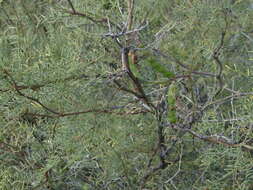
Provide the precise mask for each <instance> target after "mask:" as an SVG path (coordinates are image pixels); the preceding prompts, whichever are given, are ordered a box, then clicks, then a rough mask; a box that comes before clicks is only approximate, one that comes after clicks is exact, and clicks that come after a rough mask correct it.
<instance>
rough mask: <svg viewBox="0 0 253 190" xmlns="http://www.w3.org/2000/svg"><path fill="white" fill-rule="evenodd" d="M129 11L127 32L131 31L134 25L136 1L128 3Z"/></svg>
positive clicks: (130, 0)
mask: <svg viewBox="0 0 253 190" xmlns="http://www.w3.org/2000/svg"><path fill="white" fill-rule="evenodd" d="M127 9H128V16H127V31H129V30H131V28H132V25H133V10H134V0H128V1H127Z"/></svg>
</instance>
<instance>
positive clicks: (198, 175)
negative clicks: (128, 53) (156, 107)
mask: <svg viewBox="0 0 253 190" xmlns="http://www.w3.org/2000/svg"><path fill="white" fill-rule="evenodd" d="M69 2H70V1H63V0H62V1H60V0H58V1H50V0H38V1H29V0H22V1H21V0H15V1H14V0H2V1H0V6H1V9H0V26H1V27H0V36H1V37H0V84H1V88H0V94H1V95H0V123H1V125H0V126H1V127H0V130H1V133H0V163H1V165H0V167H1V168H0V189H3V190H9V189H19V190H20V189H41V190H42V189H56V190H60V189H73V190H74V189H75V190H79V189H80V190H81V189H82V190H86V189H108V190H109V189H131V190H132V189H196V190H209V189H210V190H216V189H217V190H220V189H224V190H226V189H227V190H228V189H229V190H231V189H235V190H251V189H253V183H252V181H253V168H252V166H253V161H252V149H251V150H248V149H246V148H245V147H240V146H239V147H235V146H234V147H233V146H226V145H224V144H215V143H211V142H206V141H203V139H199V138H196V137H194V136H192V135H191V134H190V133H186V134H182V131H180V130H179V131H178V130H175V129H173V128H170V127H167V128H165V129H164V131H163V132H164V138H165V144H166V146H168V147H172V151H171V152H170V154H169V155H168V156H167V157H166V163H167V167H166V168H164V169H161V170H159V171H157V172H156V173H154V174H152V175H151V176H150V177H149V178H148V180H147V181H145V185H144V186H145V187H143V186H142V185H141V183H142V182H143V181H144V180H143V176H145V174H147V172H148V168H147V165H148V163H149V162H150V158H153V163H154V165H155V164H159V155H157V156H154V153H155V147H156V144H157V125H158V124H157V119H156V118H155V117H154V115H152V114H151V113H149V112H147V113H141V114H131V113H133V112H134V111H136V110H137V111H138V110H140V111H143V107H142V105H141V103H140V102H138V101H137V103H136V99H134V98H133V96H132V95H129V94H128V93H126V92H124V91H121V90H119V89H118V88H116V87H115V84H113V83H112V81H111V80H110V76H111V75H112V74H115V73H120V70H121V58H120V56H121V51H120V49H119V47H118V45H117V43H115V40H114V39H112V38H108V37H105V34H107V33H108V32H110V31H109V29H108V24H107V23H105V24H104V22H103V21H101V22H93V21H92V20H91V19H89V17H91V18H93V19H95V20H98V21H99V20H100V19H101V18H107V19H110V21H111V22H113V23H117V24H119V25H121V26H122V24H124V23H125V22H126V20H127V15H128V11H127V1H122V0H102V1H101V0H100V1H98V0H96V1H91V0H86V1H78V0H75V1H74V0H73V2H72V4H73V6H74V7H75V10H78V11H79V12H80V13H85V14H86V16H80V15H75V14H73V10H72V9H71V6H70V3H69ZM252 4H253V2H252V1H251V0H244V1H240V0H237V1H229V0H222V1H205V0H201V1H197V0H192V1H177V0H172V1H167V0H160V1H154V0H147V1H144V0H142V1H136V2H135V7H134V18H133V20H134V23H133V28H138V27H139V26H140V25H142V24H143V23H144V21H148V26H147V27H146V28H144V29H143V30H141V31H140V32H139V40H140V42H141V45H140V46H139V47H138V48H140V49H141V48H143V47H144V48H143V49H141V50H140V51H139V52H138V53H139V57H140V60H139V66H137V67H136V68H132V70H133V73H134V74H135V75H136V76H137V77H138V78H139V79H140V81H141V82H142V84H143V86H144V88H145V92H146V93H147V94H149V93H151V94H152V93H154V92H156V90H158V91H159V90H160V89H163V88H168V89H169V90H170V92H169V93H168V94H167V98H168V102H167V104H169V105H170V106H171V107H170V108H169V110H168V113H167V116H166V118H165V121H168V122H170V123H176V124H177V123H179V124H180V123H181V122H183V121H181V119H180V118H178V114H183V113H181V112H180V111H177V110H176V109H174V107H175V106H176V103H177V102H176V100H177V99H176V96H178V95H179V94H180V95H182V94H184V95H185V96H184V99H183V103H184V104H189V101H188V99H189V97H190V99H191V100H192V101H193V102H198V105H202V104H203V105H207V104H208V103H212V102H213V101H216V100H220V99H222V98H225V97H227V96H229V95H230V93H231V91H226V90H222V91H221V93H219V94H218V95H217V96H214V94H215V92H216V91H217V89H218V88H219V86H218V85H217V82H218V81H217V79H216V78H214V77H203V76H201V75H197V76H194V77H192V78H191V80H182V81H174V82H170V81H169V82H168V80H169V79H170V78H172V77H174V76H178V75H188V74H189V71H185V69H183V68H182V67H180V66H179V65H178V64H176V62H177V61H180V62H181V63H184V64H185V65H186V66H187V67H189V68H190V70H191V71H195V70H200V71H203V72H210V73H217V72H218V70H219V68H218V67H217V64H215V60H214V58H213V53H214V50H215V49H216V48H217V47H219V44H220V43H221V33H222V32H224V31H226V35H225V37H224V45H223V47H222V51H221V52H220V55H219V56H220V57H219V58H220V60H221V61H222V65H223V73H222V74H223V75H222V77H223V82H224V88H229V89H232V90H233V91H236V92H239V91H240V92H252V91H253V89H252V86H253V80H252V72H253V65H252V60H253V54H252V52H253V49H252V47H253V34H252V30H253V28H252V19H253V9H252ZM71 11H72V12H71ZM87 15H88V16H89V17H88V16H87ZM111 30H112V31H117V28H116V26H115V25H112V26H111ZM117 32H119V31H117ZM120 40H121V41H124V40H125V39H124V36H122V37H121V38H120ZM134 45H136V44H134ZM136 46H137V45H136ZM145 47H148V48H145ZM154 48H155V49H159V50H160V51H161V52H166V56H167V57H165V56H161V55H159V54H157V53H154V51H153V50H152V49H154ZM168 57H169V58H168ZM175 60H176V61H175ZM108 76H109V78H108ZM13 81H15V82H16V85H18V87H19V89H18V90H17V88H16V87H17V86H15V83H13ZM121 82H122V84H124V85H125V86H128V87H129V88H134V87H133V84H131V81H130V80H129V79H127V78H126V79H122V81H121ZM173 85H174V86H173ZM184 86H186V87H187V88H189V89H188V91H187V90H185V88H184ZM173 88H174V89H173ZM19 90H20V91H19ZM185 91H187V92H185ZM19 92H22V93H23V94H25V95H26V96H29V97H33V98H34V99H35V100H39V102H41V103H43V105H46V106H47V107H48V108H51V109H53V110H56V111H57V112H59V113H60V114H52V113H50V110H46V109H45V107H43V105H41V104H40V103H38V101H33V99H31V98H27V97H26V96H24V95H22V94H20V93H19ZM185 93H186V94H185ZM165 95H166V92H165ZM157 97H158V95H154V96H150V99H151V100H152V101H154V102H155V101H156V100H157ZM252 97H253V96H252V94H249V95H248V96H245V97H244V96H242V97H241V96H239V98H238V97H232V98H230V99H229V100H228V101H224V102H221V103H220V104H214V105H211V106H210V107H208V109H207V110H205V111H204V112H203V113H202V114H203V115H202V117H201V119H200V120H199V121H198V122H197V123H196V124H195V125H194V131H195V132H197V133H199V134H203V135H204V136H208V135H213V134H220V135H224V136H226V137H228V138H229V139H232V140H233V141H234V142H240V143H241V142H243V143H246V144H247V145H249V146H251V147H252V144H253V141H252V138H253V133H252V126H253V125H252V123H253V122H252V115H253V112H252V110H253V104H252ZM187 98H188V99H187ZM131 101H135V103H134V104H131V103H129V102H131ZM128 104H129V105H130V106H128ZM119 107H122V108H123V109H118V108H119ZM107 108H111V110H110V111H111V112H113V113H111V112H103V111H101V110H106V109H107ZM83 110H86V111H84V113H82V114H81V113H80V114H72V115H69V116H68V115H66V116H63V115H61V113H75V112H80V111H83ZM87 110H88V111H87ZM89 110H92V111H89ZM179 112H180V113H179ZM31 113H32V114H31ZM51 116H52V117H51Z"/></svg>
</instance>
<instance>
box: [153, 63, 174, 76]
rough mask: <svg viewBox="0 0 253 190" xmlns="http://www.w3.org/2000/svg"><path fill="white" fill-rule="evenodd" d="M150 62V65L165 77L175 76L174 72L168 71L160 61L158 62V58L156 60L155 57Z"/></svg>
mask: <svg viewBox="0 0 253 190" xmlns="http://www.w3.org/2000/svg"><path fill="white" fill-rule="evenodd" d="M148 62H149V64H150V66H151V67H152V68H153V69H154V70H155V71H157V72H158V73H161V74H162V75H163V76H164V77H167V78H172V77H174V76H175V75H174V74H173V73H172V72H170V71H168V70H167V69H166V68H165V67H164V66H163V65H161V64H160V63H158V61H157V60H155V59H149V60H148Z"/></svg>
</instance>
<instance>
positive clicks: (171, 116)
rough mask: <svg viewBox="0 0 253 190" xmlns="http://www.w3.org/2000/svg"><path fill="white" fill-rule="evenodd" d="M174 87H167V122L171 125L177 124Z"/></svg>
mask: <svg viewBox="0 0 253 190" xmlns="http://www.w3.org/2000/svg"><path fill="white" fill-rule="evenodd" d="M176 88H177V87H176V85H175V84H171V85H170V86H169V89H168V92H167V99H168V100H167V102H168V106H169V109H168V120H169V122H171V123H176V122H177V115H176Z"/></svg>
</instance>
